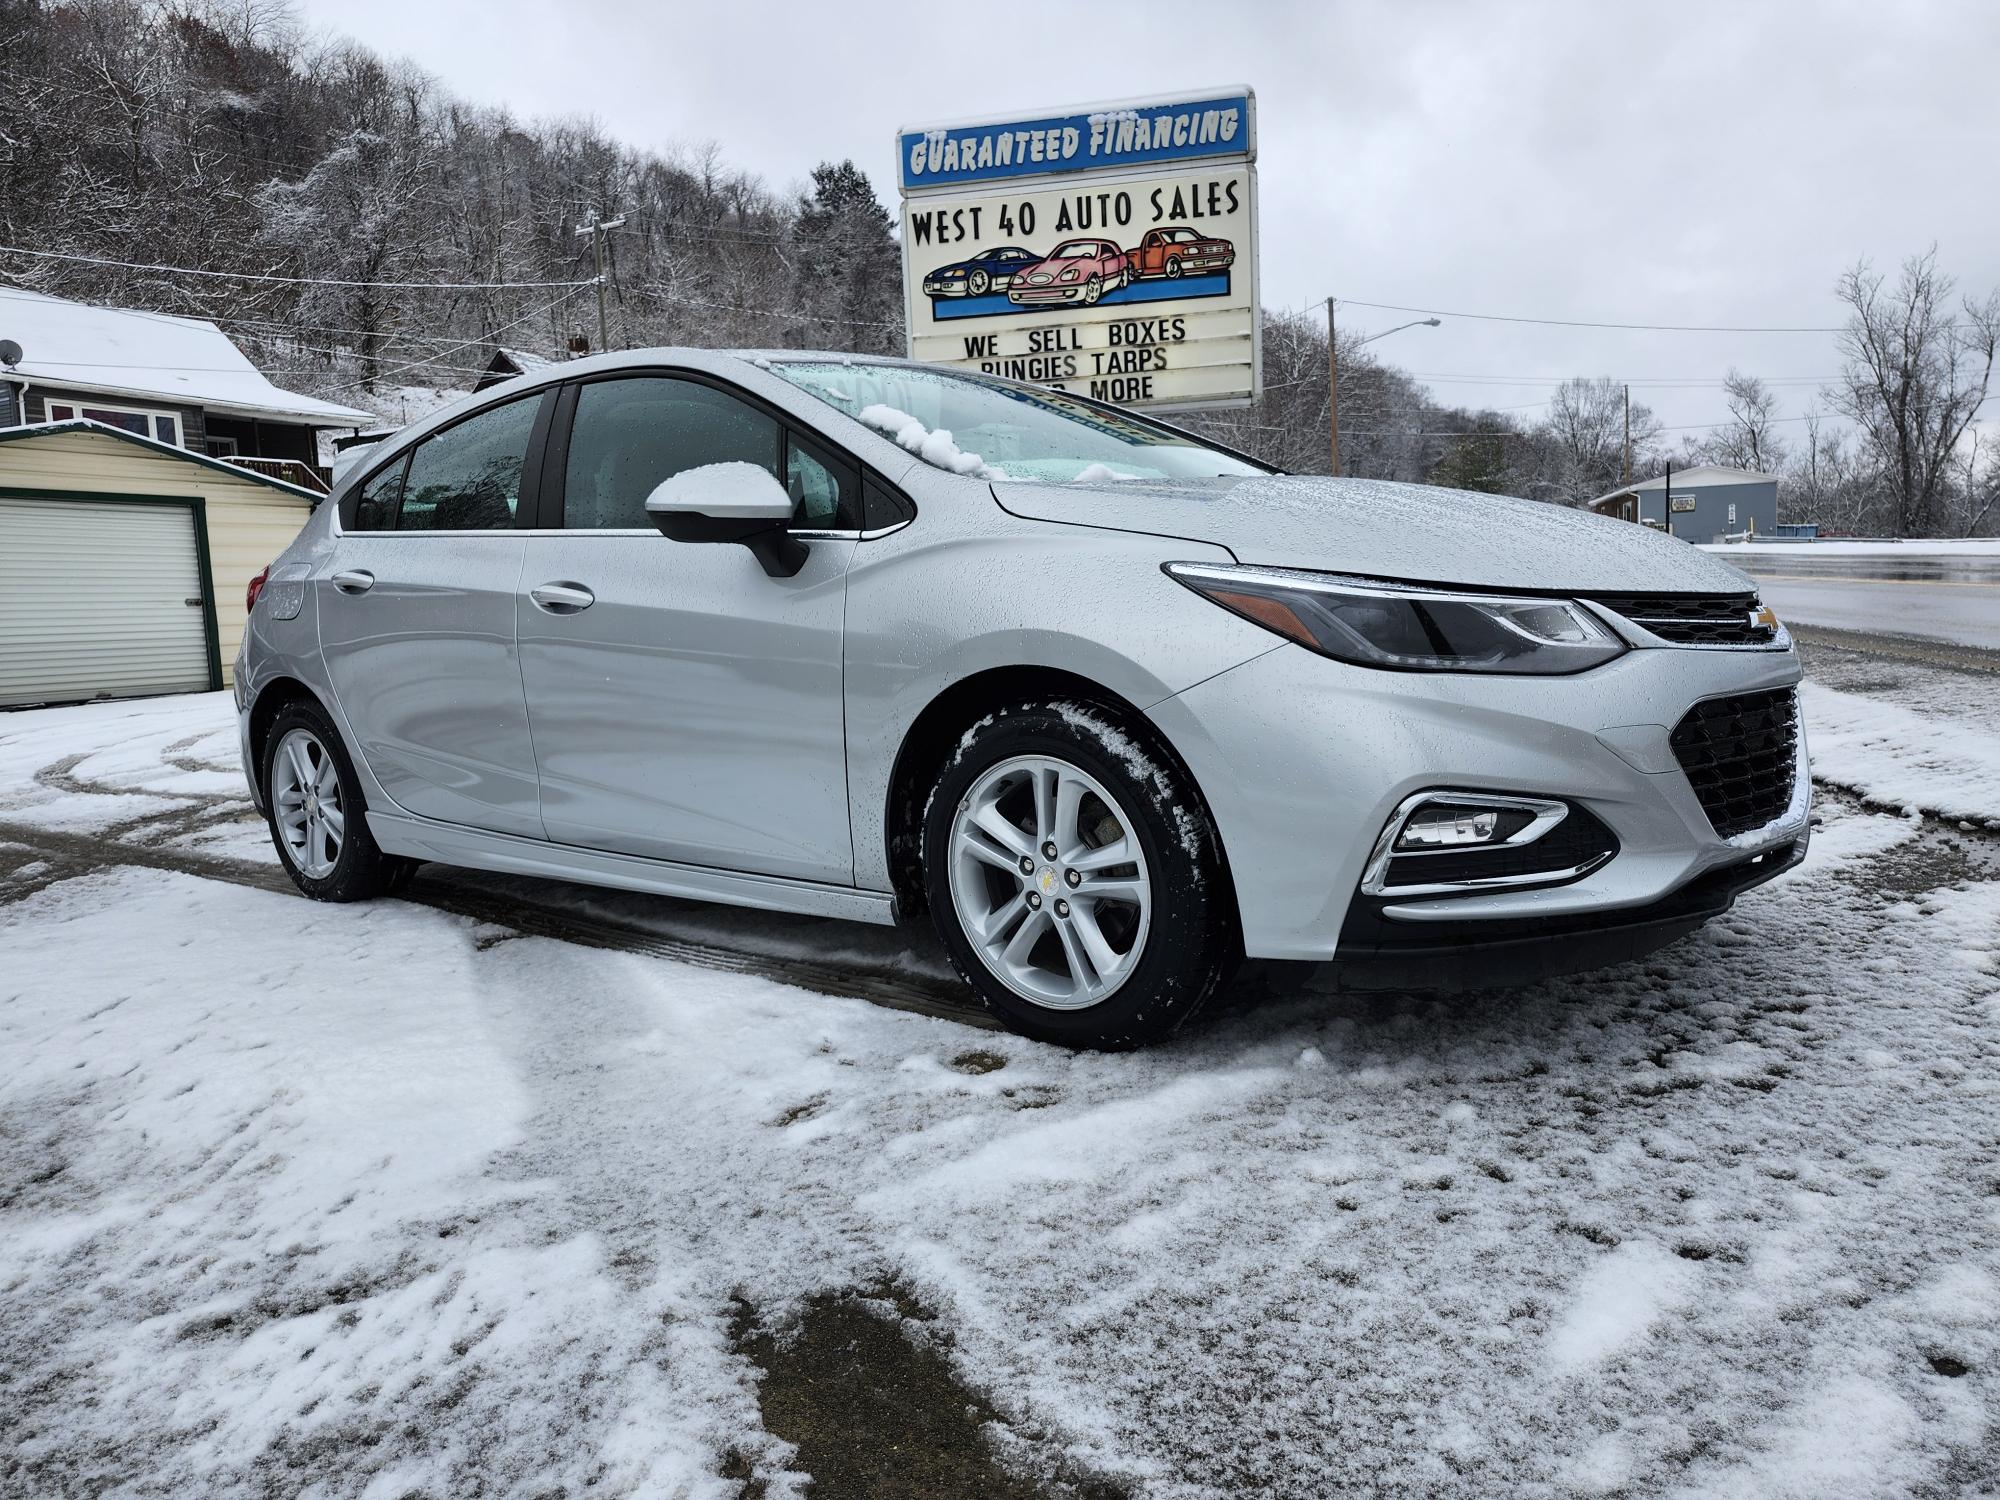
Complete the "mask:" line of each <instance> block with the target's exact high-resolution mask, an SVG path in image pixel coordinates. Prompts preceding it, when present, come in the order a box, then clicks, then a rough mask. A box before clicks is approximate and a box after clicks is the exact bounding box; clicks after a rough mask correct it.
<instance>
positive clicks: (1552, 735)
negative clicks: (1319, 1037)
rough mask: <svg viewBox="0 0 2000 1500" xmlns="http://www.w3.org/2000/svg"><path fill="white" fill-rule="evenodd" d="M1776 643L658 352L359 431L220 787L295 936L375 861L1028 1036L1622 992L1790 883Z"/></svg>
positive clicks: (924, 411) (840, 395) (1303, 492)
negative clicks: (281, 885) (1306, 966)
mask: <svg viewBox="0 0 2000 1500" xmlns="http://www.w3.org/2000/svg"><path fill="white" fill-rule="evenodd" d="M1798 678H1799V666H1798V661H1797V658H1796V656H1795V654H1794V652H1793V650H1792V647H1791V642H1790V640H1789V638H1788V637H1787V635H1786V633H1785V632H1784V630H1783V629H1782V627H1781V626H1780V625H1779V624H1778V622H1777V621H1776V619H1775V618H1774V617H1773V616H1772V615H1771V613H1770V612H1769V611H1768V610H1767V609H1765V608H1763V607H1762V606H1761V605H1760V604H1759V601H1758V599H1757V596H1756V592H1755V588H1754V586H1753V585H1752V583H1751V582H1750V580H1749V579H1747V578H1746V577H1745V576H1744V575H1742V574H1741V573H1738V572H1737V571H1736V570H1734V569H1733V568H1730V567H1727V566H1725V565H1724V564H1722V563H1720V562H1718V561H1716V560H1714V559H1712V558H1710V557H1709V556H1707V555H1705V554H1704V553H1702V552H1700V551H1697V550H1696V549H1695V548H1693V547H1690V546H1687V545H1685V544H1684V543H1682V542H1679V541H1676V540H1673V539H1671V538H1668V537H1665V536H1661V535H1659V534H1657V533H1655V532H1652V531H1650V530H1648V529H1646V528H1644V527H1641V526H1636V525H1632V524H1630V523H1628V522H1623V521H1613V520H1607V519H1603V518H1601V517H1598V516H1594V515H1589V514H1585V513H1580V512H1577V511H1573V510H1567V509H1564V508H1562V507H1559V506H1554V505H1545V504H1537V503H1531V502H1525V501H1519V500H1511V499H1504V498H1497V497H1493V496H1488V495H1477V494H1465V493H1460V492H1455V491H1450V490H1440V489H1428V488H1422V487H1416V486H1407V485H1395V484H1383V483H1371V482H1365V481H1357V480H1331V479H1323V478H1301V477H1295V476H1289V475H1284V474H1280V473H1276V472H1273V471H1272V470H1270V469H1268V468H1267V467H1265V466H1263V465H1261V464H1259V463H1257V462H1255V461H1254V460H1252V459H1249V458H1246V457H1244V456H1243V455H1241V454H1237V453H1232V452H1229V451H1226V450H1224V449H1221V448H1218V447H1216V446H1214V445H1212V444H1209V443H1207V442H1204V441H1203V440H1201V439H1199V438H1197V437H1194V436H1192V435H1190V434H1188V433H1186V432H1183V431H1180V430H1178V429H1176V428H1173V427H1170V426H1165V425H1162V424H1160V423H1158V422H1156V421H1153V420H1150V419H1148V418H1145V417H1141V416H1137V415H1134V414H1132V413H1130V412H1126V411H1122V410H1119V409H1117V408H1115V407H1111V406H1105V405H1101V404H1099V403H1096V402H1093V401H1088V400H1084V399H1082V398H1080V397H1078V396H1075V395H1070V394H1065V393H1061V392H1056V391H1050V390H1046V389H1041V388H1037V387H1033V386H1026V385H1017V384H1013V383H1010V382H1006V381H1000V380H993V379H986V378H982V377H979V376H974V375H969V374H962V373H958V372H953V371H947V370H942V369H937V368H932V367H928V366H922V365H916V364H910V363H906V362H903V361H896V360H883V359H861V358H852V357H844V356H840V355H808V354H798V353H770V354H765V355H748V354H745V355H734V354H722V353H714V352H707V351H697V350H683V349H659V350H649V351H642V352H636V353H629V354H619V355H606V356H602V357H599V358H595V359H587V360H582V361H578V362H576V363H572V364H567V365H562V366H560V367H557V368H554V369H552V370H549V371H547V372H544V373H540V374H536V375H533V376H527V377H523V378H522V379H519V380H516V381H513V382H511V383H509V384H507V385H503V386H498V387H496V388H494V389H493V390H490V391H487V392H483V393H481V394H480V395H479V396H478V397H476V398H473V399H472V400H470V401H467V402H465V403H462V404H461V405H459V406H457V407H455V408H453V409H451V410H449V411H446V412H442V413H440V414H438V415H437V416H434V417H432V418H430V419H429V420H427V421H424V422H421V423H419V424H417V425H415V426H413V427H411V428H409V429H408V430H406V431H404V432H402V433H399V434H398V435H397V436H396V437H395V438H394V439H392V440H390V441H389V442H387V443H385V444H383V445H382V447H381V449H380V450H379V452H378V453H376V454H375V455H374V456H373V457H372V458H371V459H370V460H369V461H368V462H366V463H365V464H362V465H359V466H357V467H356V468H355V470H353V471H352V472H351V473H350V475H349V477H348V478H347V479H346V480H345V481H344V482H343V484H342V486H341V487H340V489H339V491H338V492H337V494H336V496H335V498H334V501H333V502H332V503H328V504H325V505H323V506H321V507H320V509H319V511H318V513H317V514H316V515H315V516H314V517H313V519H312V520H311V521H310V522H309V523H308V524H307V526H306V527H305V529H304V531H303V532H302V533H301V534H300V536H299V537H298V539H297V541H296V542H294V543H293V545H292V546H291V547H290V548H289V549H288V550H287V551H286V552H285V554H284V556H283V557H282V558H280V559H279V560H278V561H277V562H276V563H274V564H273V565H272V567H271V569H270V570H269V571H268V573H267V575H266V576H265V581H264V582H263V584H262V586H261V591H260V592H259V593H258V595H257V597H256V600H255V604H254V607H253V610H252V613H251V619H250V626H249V629H248V631H247V632H246V634H245V637H244V642H243V649H242V654H241V656H240V657H239V658H238V661H237V664H236V679H235V684H236V699H237V705H238V708H239V711H240V719H241V732H242V744H243V764H244V768H245V770H246V772H247V773H248V776H249V780H250V785H251V788H252V791H253V793H254V794H255V796H256V797H257V799H258V803H259V806H260V807H262V808H263V809H264V810H265V812H266V814H267V815H268V817H269V819H270V823H271V831H272V837H273V840H274V842H275V843H276V845H277V848H278V851H279V853H280V855H281V856H282V858H283V860H284V863H285V867H286V869H287V870H288V871H289V872H290V874H291V876H292V878H293V880H294V881H295V882H296V883H297V884H298V886H299V888H300V889H301V890H302V891H304V892H305V893H306V894H307V895H309V896H312V897H315V898H318V899H322V900H332V901H351V900H357V899H362V898H366V897H370V896H376V895H381V894H384V893H387V892H392V891H394V890H396V889H397V888H398V887H399V885H400V884H401V883H402V882H403V881H404V880H406V879H407V878H408V876H409V874H410V872H411V871H412V870H413V869H414V868H415V866H416V865H417V864H418V863H419V862H421V861H426V860H430V861H438V862H441V863H445V864H451V865H464V866H472V867H476V868H480V869H487V870H503V871H512V872H517V873H524V874H534V875H545V876H552V877H557V878H560V879H564V880H573V881H583V882H589V883H595V884H599V885H608V886H619V887H623V888H626V889H631V890H639V891H652V892H660V893H663V894H668V895H673V896H680V897H693V898H698V899H701V900H707V901H719V902H732V903H736V904H740V905H746V906H754V907H763V908H768V909H771V910H778V911H788V912H805V913H816V914H820V915H824V916H836V917H847V918H853V919H855V920H858V921H864V922H882V923H887V922H893V921H896V920H897V919H898V918H899V917H903V916H909V915H914V914H917V913H921V912H924V911H926V910H927V911H928V912H929V914H930V916H931V919H932V920H933V921H934V922H935V923H936V925H937V929H938V932H939V934H940V936H941V937H942V940H943V943H944V946H945V948H946V949H947V951H948V952H949V954H950V956H951V959H952V961H953V962H954V964H955V965H956V966H957V968H958V969H959V971H960V972H961V973H962V974H963V975H964V976H965V979H966V980H967V982H968V983H969V984H970V985H971V986H972V987H973V989H975V990H976V991H977V992H978V994H979V995H980V996H981V997H982V999H983V1000H984V1001H985V1003H986V1004H987V1005H988V1006H989V1007H991V1008H992V1009H993V1010H994V1011H995V1012H997V1013H998V1014H999V1015H1000V1016H1001V1017H1003V1018H1004V1019H1005V1020H1006V1021H1007V1022H1008V1023H1009V1024H1010V1025H1012V1026H1014V1027H1016V1028H1017V1029H1019V1030H1021V1031H1023V1032H1026V1033H1028V1034H1029V1035H1032V1036H1037V1037H1042V1038H1046V1039H1048V1040H1051V1041H1056V1042H1062V1043H1068V1044H1071V1045H1081V1046H1100V1047H1115V1046H1123V1045H1130V1044H1133V1043H1137V1042H1141V1041H1144V1040H1146V1039H1148V1038H1152V1037H1157V1036H1159V1035H1161V1034H1163V1033H1166V1032H1169V1031H1171V1030H1173V1029H1174V1028H1175V1027H1176V1026H1178V1025H1180V1024H1181V1023H1182V1022H1184V1021H1185V1020H1186V1019H1187V1018H1188V1017H1189V1016H1191V1015H1192V1014H1194V1013H1195V1012H1196V1011H1197V1010H1198V1009H1199V1008H1200V1007H1201V1005H1202V1003H1203V1002H1204V1001H1205V1000H1207V999H1208V997H1209V996H1210V995H1211V994H1213V993H1214V991H1215V990H1216V988H1217V986H1218V984H1219V983H1221V982H1222V980H1223V978H1224V977H1225V976H1226V975H1227V974H1228V973H1229V972H1230V971H1231V969H1232V967H1233V966H1234V965H1235V964H1237V963H1238V962H1239V961H1241V960H1242V959H1244V958H1246V957H1247V958H1252V959H1276V960H1297V961H1313V962H1322V961H1328V960H1331V961H1332V962H1333V963H1334V964H1335V965H1336V969H1335V972H1336V973H1337V975H1338V977H1339V979H1340V981H1341V982H1342V983H1343V984H1346V985H1350V986H1354V987H1357V988H1381V987H1391V986H1416V987H1424V988H1439V987H1444V988H1467V987H1477V988H1486V987H1497V986H1503V985H1507V984H1514V983H1520V982H1524V981H1528V980H1533V979H1536V978H1541V977H1545V976H1547V975H1550V974H1554V973H1559V972H1566V971H1573V970H1580V969H1587V968H1594V967H1597V966H1600V965H1604V964H1607V963H1613V962H1617V961H1620V960H1623V959H1628V958H1632V957H1636V956H1638V955H1640V954H1643V953H1647V952H1649V951H1651V950H1653V949H1655V948H1658V947H1659V946H1661V945H1662V944H1664V943H1667V942H1669V941H1671V940H1673V939H1675V938H1677V937H1680V936H1682V935H1683V934H1685V933H1688V932H1690V931H1692V930H1693V929H1694V928H1696V927H1697V926H1699V925H1700V924H1701V923H1702V922H1704V921H1706V920H1707V919H1708V918H1710V917H1713V916H1715V915H1716V914H1718V913H1720V912H1722V911H1724V910H1726V909H1727V908H1728V906H1729V905H1730V903H1731V902H1732V901H1733V900H1734V899H1735V897H1736V896H1737V895H1738V894H1740V893H1741V892H1742V891H1744V890H1746V889H1748V888H1749V887H1751V886H1753V885H1756V884H1759V883H1761V882H1763V881H1765V880H1768V879H1770V878H1771V877H1772V876H1774V875H1776V874H1778V873H1780V872H1781V871H1783V870H1785V869H1788V868H1790V867H1791V866H1792V865H1794V864H1796V863H1797V862H1798V861H1799V860H1800V859H1801V858H1803V857H1804V853H1805V847H1806V839H1807V824H1808V804H1809V795H1810V779H1809V775H1808V768H1807V763H1806V753H1805V744H1804V739H1803V736H1802V734H1801V730H1800V725H1799V719H1798V712H1797V706H1796V703H1795V698H1794V690H1795V685H1796V683H1797V681H1798Z"/></svg>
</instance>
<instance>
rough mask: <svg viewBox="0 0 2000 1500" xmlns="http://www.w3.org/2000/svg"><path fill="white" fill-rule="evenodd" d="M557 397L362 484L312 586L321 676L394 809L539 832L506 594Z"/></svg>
mask: <svg viewBox="0 0 2000 1500" xmlns="http://www.w3.org/2000/svg"><path fill="white" fill-rule="evenodd" d="M554 401H555V395H554V393H553V392H550V393H547V394H541V393H538V394H536V395H532V396H523V397H520V398H517V399H516V400H513V401H509V402H504V403H502V404H501V405H498V406H490V407H487V408H485V409H484V410H483V411H479V412H475V413H474V414H473V415H471V416H469V417H467V418H465V419H464V420H463V421H460V422H457V423H454V424H453V425H452V426H450V427H447V428H444V429H442V430H440V431H438V432H436V433H433V434H432V435H431V436H430V437H428V438H426V439H424V441H423V442H421V443H419V444H418V445H417V446H416V447H415V448H414V449H413V450H411V451H410V452H409V453H408V454H407V455H406V456H404V457H399V458H398V459H397V460H395V461H394V462H393V463H391V464H389V465H388V466H387V467H386V468H383V469H380V470H378V471H377V472H376V473H375V474H373V475H371V476H370V477H369V479H368V480H367V482H366V483H365V484H364V485H363V486H362V487H361V489H360V490H359V491H358V492H357V496H356V499H355V501H354V502H353V503H352V504H351V505H350V506H348V507H344V508H343V514H342V516H341V522H342V525H343V528H345V530H344V534H343V535H342V536H341V538H340V541H339V543H338V545H337V546H336V547H335V548H334V550H333V560H332V562H331V563H329V564H328V565H326V566H325V567H324V568H323V569H322V570H321V572H320V574H319V576H318V577H317V578H316V579H315V581H314V587H315V588H316V589H317V591H318V595H319V628H320V646H321V649H322V652H323V653H324V655H325V658H326V668H327V676H328V677H329V679H330V680H331V681H332V683H333V688H334V693H335V697H336V700H337V703H338V706H339V709H340V712H341V713H342V714H343V715H344V716H345V718H346V720H347V725H348V728H349V730H350V731H351V733H352V736H353V740H354V743H355V744H356V746H357V747H358V748H359V749H360V752H361V754H362V756H363V757H364V758H365V759H366V760H367V762H368V766H369V769H370V770H372V771H373V772H374V773H375V776H376V778H377V780H379V781H380V782H381V783H382V786H383V789H384V790H386V791H387V792H388V794H389V797H390V799H391V800H392V801H393V802H395V804H396V805H397V806H398V807H400V808H402V809H403V810H405V811H406V812H412V813H416V814H419V815H420V816H423V817H427V818H437V819H440V820H442V821H444V822H448V823H456V824H460V825H463V826H466V827H471V828H480V829H488V830H492V831H495V832H500V833H512V834H520V835H523V836H525V837H529V838H540V837H541V836H542V824H541V810H540V797H539V793H538V791H537V788H536V785H535V754H534V748H533V746H532V745H531V744H530V743H529V739H528V711H527V705H526V704H525V703H524V702H523V701H522V697H521V659H520V653H519V650H518V648H517V646H516V643H515V640H514V593H515V589H516V588H517V586H518V585H519V583H520V581H521V564H522V559H523V555H524V550H525V547H526V538H525V536H524V534H523V531H522V529H521V528H522V526H523V524H524V523H525V521H526V519H527V517H528V516H529V515H531V514H532V512H533V494H532V488H533V487H532V484H531V482H530V481H531V476H532V474H533V473H534V472H536V469H535V468H534V467H531V466H530V464H529V462H528V460H529V455H530V454H531V453H533V452H536V451H537V445H538V443H539V442H540V440H541V436H542V433H543V431H544V429H545V428H546V425H547V420H548V413H549V412H550V410H551V409H552V406H553V403H554Z"/></svg>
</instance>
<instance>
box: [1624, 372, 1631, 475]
mask: <svg viewBox="0 0 2000 1500" xmlns="http://www.w3.org/2000/svg"><path fill="white" fill-rule="evenodd" d="M1624 482H1625V483H1626V484H1630V483H1631V482H1632V387H1631V386H1629V385H1628V386H1626V387H1625V481H1624Z"/></svg>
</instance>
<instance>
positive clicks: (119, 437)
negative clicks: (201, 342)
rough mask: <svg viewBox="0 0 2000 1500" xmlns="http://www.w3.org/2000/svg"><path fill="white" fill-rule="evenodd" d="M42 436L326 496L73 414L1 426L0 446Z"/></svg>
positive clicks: (312, 497) (308, 497)
mask: <svg viewBox="0 0 2000 1500" xmlns="http://www.w3.org/2000/svg"><path fill="white" fill-rule="evenodd" d="M44 439H46V440H50V441H54V442H57V443H65V444H72V443H83V444H89V443H95V442H102V441H105V440H107V439H110V440H113V441H116V442H120V443H130V444H132V445H133V446H134V447H137V448H143V449H145V450H146V451H147V452H148V453H152V454H156V455H158V456H159V457H161V458H168V459H172V460H174V461H175V462H176V463H187V464H193V465H195V466H196V467H197V468H203V469H213V470H215V471H216V473H218V474H227V475H228V476H229V477H230V478H231V479H240V480H242V481H243V482H244V483H246V484H259V485H262V486H264V488H266V489H272V490H276V491H277V492H278V493H279V494H281V495H290V496H292V497H293V498H294V499H296V500H303V501H305V502H306V504H308V505H318V504H319V502H320V501H322V500H324V499H325V498H326V496H324V495H321V494H316V493H315V492H314V491H312V490H307V489H301V488H300V487H299V486H298V485H295V484H287V483H286V482H285V481H284V480H282V479H273V478H272V477H271V476H270V475H269V474H260V473H258V472H257V471H256V470H255V469H244V468H239V467H238V466H237V465H235V464H232V463H229V462H228V461H227V460H224V459H220V458H210V457H209V456H208V455H207V454H206V453H196V452H195V451H194V450H193V449H190V448H177V447H175V446H174V445H173V444H172V443H163V442H160V441H159V440H158V439H157V438H149V437H140V436H139V434H138V433H136V432H127V431H126V430H125V429H124V428H122V427H112V426H109V425H107V424H105V423H103V422H93V421H91V420H90V419H89V418H88V417H72V418H69V419H68V420H66V421H61V422H30V423H27V424H25V425H23V426H20V427H0V446H5V445H7V444H10V443H35V442H39V441H42V440H44Z"/></svg>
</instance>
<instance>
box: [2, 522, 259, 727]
mask: <svg viewBox="0 0 2000 1500" xmlns="http://www.w3.org/2000/svg"><path fill="white" fill-rule="evenodd" d="M198 525H199V522H198V520H197V518H196V515H195V508H194V506H193V505H191V504H188V503H186V502H176V501H169V500H162V501H160V502H157V503H154V502H150V501H147V502H140V501H101V500H100V501H92V500H89V499H82V498H79V499H67V498H59V497H55V496H50V497H48V498H46V499H43V498H33V497H29V498H7V499H0V704H13V703H54V702H65V701H70V700H74V699H80V698H126V697H135V696H139V695H142V694H147V693H199V692H203V691H205V690H207V689H208V688H211V687H220V686H221V683H220V682H218V681H217V680H216V679H215V675H214V671H213V667H212V658H211V656H210V654H209V625H208V611H207V609H206V607H205V604H206V593H205V591H204V588H203V581H202V566H201V548H200V539H199V535H198V532H197V529H196V528H197V526H198Z"/></svg>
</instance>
